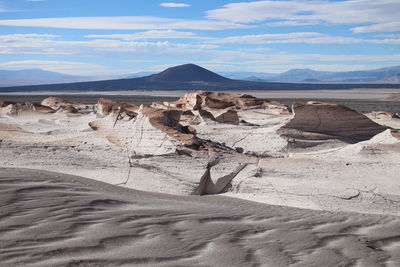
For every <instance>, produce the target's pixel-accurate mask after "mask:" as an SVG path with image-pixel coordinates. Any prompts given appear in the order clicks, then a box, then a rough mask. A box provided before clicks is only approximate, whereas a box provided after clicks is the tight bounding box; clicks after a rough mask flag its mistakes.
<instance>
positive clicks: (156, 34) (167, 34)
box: [85, 30, 202, 40]
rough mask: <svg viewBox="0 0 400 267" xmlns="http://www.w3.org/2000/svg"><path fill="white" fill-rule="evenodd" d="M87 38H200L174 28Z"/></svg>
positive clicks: (89, 36) (96, 35)
mask: <svg viewBox="0 0 400 267" xmlns="http://www.w3.org/2000/svg"><path fill="white" fill-rule="evenodd" d="M85 37H87V38H107V39H122V40H141V39H200V38H202V37H199V36H198V35H196V34H195V33H193V32H183V31H175V30H164V31H159V30H151V31H146V32H136V33H128V34H90V35H86V36H85Z"/></svg>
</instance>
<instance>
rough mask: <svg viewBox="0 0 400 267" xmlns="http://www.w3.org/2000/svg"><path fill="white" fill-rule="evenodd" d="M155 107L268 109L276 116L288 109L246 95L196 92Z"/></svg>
mask: <svg viewBox="0 0 400 267" xmlns="http://www.w3.org/2000/svg"><path fill="white" fill-rule="evenodd" d="M154 106H155V107H159V108H177V109H183V110H200V109H207V110H218V109H233V110H247V109H256V108H262V109H270V110H271V111H272V112H274V113H277V114H281V113H283V114H287V113H289V109H288V107H287V106H286V105H283V104H280V103H278V102H275V101H269V100H262V99H258V98H256V97H253V96H251V95H246V94H232V93H220V92H207V91H197V92H194V93H187V94H185V95H184V96H183V97H181V98H179V99H178V100H177V101H174V102H155V103H154Z"/></svg>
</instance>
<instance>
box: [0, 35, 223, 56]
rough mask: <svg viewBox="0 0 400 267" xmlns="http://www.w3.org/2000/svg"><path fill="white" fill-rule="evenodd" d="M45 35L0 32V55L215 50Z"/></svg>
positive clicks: (187, 45) (166, 43) (186, 45)
mask: <svg viewBox="0 0 400 267" xmlns="http://www.w3.org/2000/svg"><path fill="white" fill-rule="evenodd" d="M56 37H57V36H54V35H47V34H8V35H0V54H45V55H104V54H105V55H108V53H113V55H114V56H115V55H122V54H125V55H126V54H129V55H132V56H134V55H137V56H146V55H147V56H156V55H169V53H170V54H171V55H173V56H176V55H179V53H192V51H193V53H198V52H199V50H203V51H206V50H209V49H214V48H216V47H217V46H216V45H214V44H182V43H172V42H169V41H155V42H147V41H129V40H107V39H93V40H84V41H66V40H62V39H60V38H56Z"/></svg>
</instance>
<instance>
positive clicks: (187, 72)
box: [145, 64, 231, 82]
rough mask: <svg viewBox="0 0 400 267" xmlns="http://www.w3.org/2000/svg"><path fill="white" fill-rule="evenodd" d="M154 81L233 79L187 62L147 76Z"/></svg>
mask: <svg viewBox="0 0 400 267" xmlns="http://www.w3.org/2000/svg"><path fill="white" fill-rule="evenodd" d="M145 78H146V79H147V80H148V81H154V82H227V81H231V80H230V79H228V78H225V77H223V76H221V75H218V74H216V73H214V72H212V71H209V70H207V69H205V68H202V67H200V66H197V65H195V64H185V65H179V66H176V67H172V68H168V69H166V70H164V71H162V72H160V73H158V74H153V75H150V76H147V77H145Z"/></svg>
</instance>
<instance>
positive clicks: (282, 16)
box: [207, 0, 400, 32]
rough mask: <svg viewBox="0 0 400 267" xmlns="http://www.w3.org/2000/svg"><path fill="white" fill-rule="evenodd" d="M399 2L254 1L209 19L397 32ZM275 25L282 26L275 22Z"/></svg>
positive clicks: (209, 14) (234, 5)
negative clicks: (317, 23) (314, 23)
mask: <svg viewBox="0 0 400 267" xmlns="http://www.w3.org/2000/svg"><path fill="white" fill-rule="evenodd" d="M399 10H400V1H398V0H380V1H370V0H347V1H323V0H314V1H304V0H303V1H281V0H278V1H252V2H239V3H232V4H228V5H225V6H223V7H221V8H218V9H214V10H209V11H208V12H207V17H208V18H211V19H220V20H224V21H231V22H236V23H254V22H261V21H270V20H282V21H283V22H281V23H285V22H286V23H288V21H291V22H290V23H294V22H298V23H300V24H301V23H302V22H310V21H320V22H327V23H334V24H373V25H370V26H362V27H356V28H354V32H370V31H398V30H400V29H399V23H400V17H399V14H398V13H399V12H398V11H399ZM273 23H275V24H276V23H279V21H278V22H273Z"/></svg>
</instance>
